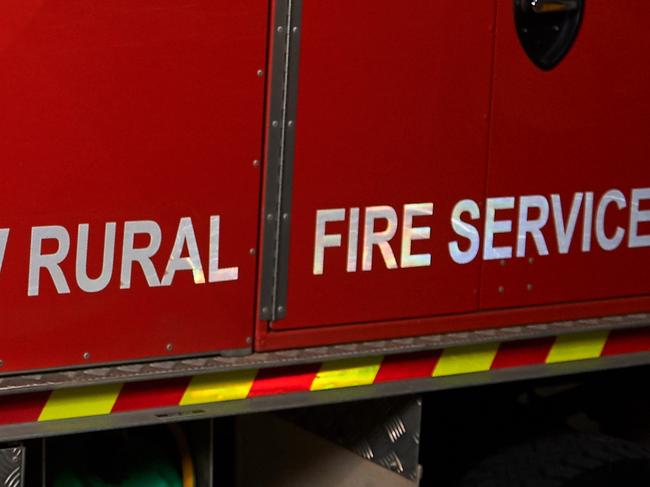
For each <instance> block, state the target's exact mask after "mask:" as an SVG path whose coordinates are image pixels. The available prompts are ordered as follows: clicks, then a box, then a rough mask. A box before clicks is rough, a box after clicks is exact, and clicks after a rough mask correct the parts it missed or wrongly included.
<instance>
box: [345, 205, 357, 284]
mask: <svg viewBox="0 0 650 487" xmlns="http://www.w3.org/2000/svg"><path fill="white" fill-rule="evenodd" d="M358 246H359V208H351V209H350V226H349V227H348V264H347V267H346V270H347V271H348V272H356V271H357V257H358V256H357V254H358Z"/></svg>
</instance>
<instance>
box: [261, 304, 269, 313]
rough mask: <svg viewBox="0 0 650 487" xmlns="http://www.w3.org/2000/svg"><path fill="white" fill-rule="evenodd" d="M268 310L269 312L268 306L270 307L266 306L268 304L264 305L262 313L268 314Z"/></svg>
mask: <svg viewBox="0 0 650 487" xmlns="http://www.w3.org/2000/svg"><path fill="white" fill-rule="evenodd" d="M268 312H269V308H268V307H266V306H264V307H262V313H263V314H267V313H268Z"/></svg>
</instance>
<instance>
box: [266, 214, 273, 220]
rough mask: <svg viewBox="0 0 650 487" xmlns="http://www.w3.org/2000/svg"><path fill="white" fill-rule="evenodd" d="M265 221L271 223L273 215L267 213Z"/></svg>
mask: <svg viewBox="0 0 650 487" xmlns="http://www.w3.org/2000/svg"><path fill="white" fill-rule="evenodd" d="M266 219H267V220H268V221H272V220H273V213H268V214H267V215H266Z"/></svg>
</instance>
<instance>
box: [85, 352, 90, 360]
mask: <svg viewBox="0 0 650 487" xmlns="http://www.w3.org/2000/svg"><path fill="white" fill-rule="evenodd" d="M89 359H90V352H84V360H89Z"/></svg>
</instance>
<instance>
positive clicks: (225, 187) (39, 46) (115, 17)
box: [0, 0, 268, 371]
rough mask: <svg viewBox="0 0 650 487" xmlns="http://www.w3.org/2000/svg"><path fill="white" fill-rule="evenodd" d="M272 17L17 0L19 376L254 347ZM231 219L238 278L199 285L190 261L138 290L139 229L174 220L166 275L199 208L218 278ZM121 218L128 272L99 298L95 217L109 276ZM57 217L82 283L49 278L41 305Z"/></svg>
mask: <svg viewBox="0 0 650 487" xmlns="http://www.w3.org/2000/svg"><path fill="white" fill-rule="evenodd" d="M267 21H268V5H267V4H266V3H265V2H258V1H253V0H241V1H237V2H212V1H208V0H199V1H191V2H190V1H185V0H183V1H178V0H173V1H172V0H155V1H154V0H143V1H138V2H132V1H122V0H115V1H111V2H103V1H81V0H73V1H67V2H58V1H54V0H38V1H36V0H6V1H3V2H2V4H1V5H0V106H1V107H2V109H1V111H0V155H1V157H2V160H3V169H4V170H3V176H2V180H1V181H0V206H1V207H2V213H1V216H0V228H10V234H9V240H8V245H7V250H6V255H5V258H4V263H3V266H2V270H1V274H0V295H1V296H2V303H3V306H2V311H1V312H0V313H1V314H0V316H1V318H0V320H1V323H2V344H1V345H0V359H2V360H3V361H4V368H3V369H2V371H15V370H24V369H35V368H46V367H61V366H71V365H77V364H81V363H83V364H88V363H96V362H108V361H123V360H134V359H144V358H149V357H154V356H163V355H185V354H194V353H205V352H209V351H215V350H223V349H238V348H245V347H248V346H250V345H249V343H248V342H247V338H248V337H249V336H251V334H252V323H253V319H254V318H253V308H254V301H253V296H254V285H255V283H254V281H255V259H254V258H253V257H251V255H250V253H249V249H251V248H254V247H255V246H256V241H257V224H256V221H257V217H258V201H259V183H260V174H259V169H258V168H255V167H253V164H252V161H253V160H254V159H260V158H261V152H262V140H261V133H262V113H263V98H264V80H263V79H262V78H261V77H259V76H258V74H257V71H258V69H262V68H264V65H265V56H266V38H267V34H266V32H267ZM214 215H220V217H221V228H220V231H221V238H220V249H219V257H220V265H221V267H230V266H237V267H238V268H239V275H238V280H236V281H228V282H212V283H206V284H195V282H194V280H193V279H192V272H191V271H179V272H177V273H176V275H175V278H174V280H173V283H172V284H171V285H170V286H167V287H149V286H148V285H147V282H146V281H145V278H144V274H143V272H142V270H141V269H139V268H138V267H137V266H134V267H133V279H132V284H131V287H130V288H129V289H120V261H121V259H120V256H121V249H122V236H123V226H124V222H125V221H135V220H153V221H155V222H157V223H158V224H159V225H160V227H161V229H162V245H161V247H160V250H159V252H158V253H157V254H156V255H155V256H154V258H153V263H154V265H155V268H156V272H157V274H158V278H160V277H162V275H163V272H164V270H165V267H166V264H167V261H168V259H169V256H170V253H171V250H172V246H173V243H174V237H175V235H176V230H177V227H178V225H179V219H180V218H181V217H191V218H192V223H193V226H194V231H195V233H196V240H197V245H198V250H199V253H200V257H201V262H202V267H203V269H204V271H205V274H206V280H207V273H208V243H209V239H210V233H209V223H210V217H211V216H214ZM107 222H116V227H117V235H116V244H115V261H114V265H113V275H112V278H111V280H110V282H109V284H108V286H107V287H106V289H104V290H102V291H100V292H98V293H86V292H84V291H81V290H80V288H79V287H78V285H77V282H76V279H75V252H76V242H77V226H78V225H79V224H85V223H86V224H89V225H90V232H89V233H90V244H89V250H88V263H89V265H88V272H89V274H90V275H91V276H92V277H96V276H97V275H99V273H100V271H101V264H102V260H101V259H102V252H103V236H104V225H105V223H107ZM44 225H59V226H63V227H65V229H66V230H67V232H68V233H69V234H70V240H71V242H70V243H71V247H70V252H69V253H68V256H67V258H66V259H65V260H64V261H63V263H62V265H61V268H62V270H63V272H64V274H65V277H66V279H67V282H68V284H69V287H70V293H69V294H60V293H58V292H57V291H56V289H55V288H54V286H53V282H52V279H51V278H50V276H49V275H48V273H47V272H46V271H44V270H43V271H41V273H40V278H41V283H40V290H39V295H38V296H29V297H28V295H27V288H28V267H29V256H30V232H31V228H32V227H34V226H44ZM139 237H142V236H138V237H136V239H135V243H136V245H137V246H146V245H147V244H148V240H147V238H146V237H145V238H143V239H142V240H141V239H140V238H139ZM50 244H52V245H50ZM56 248H57V245H56V243H55V242H53V241H49V242H46V243H45V245H44V251H46V252H55V251H56ZM187 251H188V250H187V248H186V249H185V252H187ZM183 256H187V253H185V254H183ZM167 344H172V346H173V350H172V351H169V350H168V349H167ZM84 353H88V354H89V358H88V359H84V358H82V357H83V355H84Z"/></svg>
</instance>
